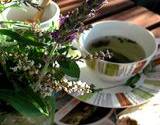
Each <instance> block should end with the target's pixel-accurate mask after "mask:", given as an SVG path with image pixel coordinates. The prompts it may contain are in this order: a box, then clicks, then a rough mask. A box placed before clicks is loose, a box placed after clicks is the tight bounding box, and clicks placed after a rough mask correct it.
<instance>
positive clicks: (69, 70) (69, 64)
mask: <svg viewBox="0 0 160 125" xmlns="http://www.w3.org/2000/svg"><path fill="white" fill-rule="evenodd" d="M58 63H59V65H60V68H61V69H62V70H63V71H64V73H65V74H66V75H68V76H70V77H74V78H77V79H78V78H79V76H80V68H79V66H78V65H77V63H76V62H75V61H73V60H64V61H59V62H58Z"/></svg>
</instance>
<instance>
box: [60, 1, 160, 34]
mask: <svg viewBox="0 0 160 125" xmlns="http://www.w3.org/2000/svg"><path fill="white" fill-rule="evenodd" d="M83 2H85V0H59V2H58V4H59V6H60V8H61V13H62V14H66V13H67V12H68V11H71V10H73V9H75V8H77V7H80V6H81V5H83ZM108 2H109V3H108V4H107V5H105V6H103V7H102V8H101V9H100V10H99V11H98V12H96V16H95V17H93V18H90V19H87V20H85V23H86V24H88V23H93V22H95V21H100V20H123V21H129V22H131V23H134V24H137V25H140V26H143V27H145V28H148V29H149V30H151V31H152V32H153V33H154V34H155V36H156V37H160V15H158V14H156V13H154V12H152V11H150V10H148V9H146V8H144V7H142V6H138V5H136V4H135V3H133V2H132V1H131V0H108Z"/></svg>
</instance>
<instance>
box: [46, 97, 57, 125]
mask: <svg viewBox="0 0 160 125" xmlns="http://www.w3.org/2000/svg"><path fill="white" fill-rule="evenodd" d="M46 102H47V104H48V109H49V116H50V124H51V125H53V124H54V115H55V111H56V100H55V96H53V95H52V96H48V97H46Z"/></svg>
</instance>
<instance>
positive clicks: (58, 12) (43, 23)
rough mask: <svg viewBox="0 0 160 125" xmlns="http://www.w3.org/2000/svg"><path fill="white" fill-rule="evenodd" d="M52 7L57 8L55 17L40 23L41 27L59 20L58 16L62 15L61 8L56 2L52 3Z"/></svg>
mask: <svg viewBox="0 0 160 125" xmlns="http://www.w3.org/2000/svg"><path fill="white" fill-rule="evenodd" d="M50 5H54V6H55V7H56V12H55V15H54V16H52V17H51V18H49V19H48V20H46V21H44V22H42V23H40V25H45V24H47V23H48V22H52V21H53V20H54V19H56V18H59V17H57V16H59V15H60V8H59V6H58V4H57V3H55V2H54V1H51V2H50Z"/></svg>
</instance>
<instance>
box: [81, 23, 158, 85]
mask: <svg viewBox="0 0 160 125" xmlns="http://www.w3.org/2000/svg"><path fill="white" fill-rule="evenodd" d="M105 36H119V37H124V38H128V39H130V40H133V41H135V42H137V43H138V44H139V45H140V46H141V47H142V48H143V49H144V51H145V54H146V57H145V58H144V59H142V60H138V61H134V62H130V63H116V62H110V61H104V60H101V59H91V60H86V64H87V66H88V67H89V68H90V69H92V71H94V72H96V73H97V74H98V75H100V77H101V78H102V79H104V80H107V81H110V82H119V83H121V82H124V81H126V80H127V79H128V78H130V77H131V76H133V75H135V74H137V73H139V72H141V71H142V70H143V69H144V68H145V67H146V66H147V64H148V63H149V62H150V61H151V59H152V58H153V56H154V55H155V53H156V51H157V48H158V45H157V43H156V42H155V38H154V35H153V34H152V33H150V32H149V31H148V30H146V29H145V28H143V27H140V26H137V25H135V24H131V23H128V22H124V21H101V22H97V23H94V24H93V25H92V28H90V29H89V30H86V31H84V32H83V33H82V34H80V37H79V43H80V48H81V49H80V50H81V52H82V54H84V55H88V54H90V53H89V52H88V51H87V46H88V45H89V44H90V42H92V41H94V40H95V39H97V38H101V37H105ZM135 49H136V48H135Z"/></svg>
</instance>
